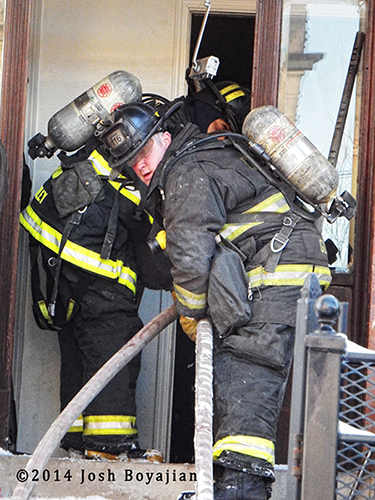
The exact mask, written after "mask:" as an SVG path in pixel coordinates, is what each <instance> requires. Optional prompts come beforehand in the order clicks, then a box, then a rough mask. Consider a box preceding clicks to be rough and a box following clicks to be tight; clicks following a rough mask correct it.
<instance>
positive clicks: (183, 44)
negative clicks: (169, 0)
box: [172, 0, 257, 98]
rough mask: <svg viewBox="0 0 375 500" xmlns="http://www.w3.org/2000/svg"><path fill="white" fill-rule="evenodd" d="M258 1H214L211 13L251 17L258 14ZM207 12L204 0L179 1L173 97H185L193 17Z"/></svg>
mask: <svg viewBox="0 0 375 500" xmlns="http://www.w3.org/2000/svg"><path fill="white" fill-rule="evenodd" d="M256 3H257V2H256V0H213V1H212V3H211V10H210V13H213V12H214V13H215V14H235V15H245V14H246V15H249V14H255V12H256ZM204 12H206V7H205V3H204V1H203V0H178V1H177V3H176V12H175V24H174V26H175V34H174V47H175V50H174V54H173V75H172V96H173V98H175V97H178V96H180V95H185V94H186V92H187V86H186V81H185V71H186V68H187V67H188V66H189V53H190V32H191V15H192V14H193V13H204Z"/></svg>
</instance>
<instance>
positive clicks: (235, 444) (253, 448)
mask: <svg viewBox="0 0 375 500" xmlns="http://www.w3.org/2000/svg"><path fill="white" fill-rule="evenodd" d="M224 450H228V451H233V452H235V453H242V454H243V455H248V456H250V457H256V458H262V459H263V460H267V462H270V464H272V465H274V464H275V445H274V444H273V442H272V441H270V440H268V439H264V438H260V437H256V436H228V437H225V438H223V439H220V440H219V441H217V442H216V443H215V445H214V448H213V458H214V460H217V459H218V458H219V457H220V455H221V453H222V452H223V451H224Z"/></svg>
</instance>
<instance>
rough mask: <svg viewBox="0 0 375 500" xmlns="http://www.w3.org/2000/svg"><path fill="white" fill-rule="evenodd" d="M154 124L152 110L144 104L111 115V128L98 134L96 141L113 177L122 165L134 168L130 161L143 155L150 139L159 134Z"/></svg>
mask: <svg viewBox="0 0 375 500" xmlns="http://www.w3.org/2000/svg"><path fill="white" fill-rule="evenodd" d="M158 123H159V118H158V117H157V115H156V114H155V110H154V108H152V107H151V106H149V105H147V104H144V103H132V104H124V105H123V106H120V107H119V108H117V109H116V110H115V111H114V113H113V118H112V124H111V125H109V127H108V128H106V129H105V130H104V132H102V134H101V135H100V140H101V141H102V143H103V145H104V147H105V149H106V151H107V153H108V155H109V160H108V163H109V166H110V167H111V168H113V169H114V168H115V169H116V171H117V172H116V173H118V172H119V171H120V170H121V168H122V166H123V165H124V164H128V165H129V166H131V164H133V165H134V163H135V162H134V158H135V157H139V155H140V154H143V153H144V151H143V150H144V148H145V150H146V149H147V145H148V143H149V139H150V138H151V136H152V135H153V134H155V133H157V132H158V131H159V128H160V127H158ZM145 154H147V151H146V153H144V154H143V156H145Z"/></svg>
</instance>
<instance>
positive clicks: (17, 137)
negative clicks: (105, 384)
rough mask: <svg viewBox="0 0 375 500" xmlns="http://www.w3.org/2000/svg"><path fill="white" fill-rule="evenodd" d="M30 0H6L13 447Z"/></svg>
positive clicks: (0, 274)
mask: <svg viewBox="0 0 375 500" xmlns="http://www.w3.org/2000/svg"><path fill="white" fill-rule="evenodd" d="M30 11H31V0H7V2H6V11H5V25H4V56H3V57H4V58H3V69H2V74H3V79H2V91H1V111H0V138H1V141H2V143H3V145H4V147H5V151H6V156H7V177H8V179H7V181H8V182H7V191H6V194H5V198H4V203H3V205H2V211H1V218H0V241H1V245H0V290H1V292H0V447H2V448H4V449H8V447H9V439H8V437H9V418H10V401H11V396H10V395H11V369H12V354H13V327H14V317H15V303H16V281H17V279H16V278H17V251H18V234H19V206H20V199H21V185H22V166H23V145H24V124H25V109H26V88H27V71H28V53H29V33H30V14H31V12H30Z"/></svg>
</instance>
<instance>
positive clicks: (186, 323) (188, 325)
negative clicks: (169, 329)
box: [180, 316, 198, 342]
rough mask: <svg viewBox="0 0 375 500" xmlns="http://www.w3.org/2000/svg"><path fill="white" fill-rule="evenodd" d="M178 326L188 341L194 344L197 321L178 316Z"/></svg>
mask: <svg viewBox="0 0 375 500" xmlns="http://www.w3.org/2000/svg"><path fill="white" fill-rule="evenodd" d="M180 325H181V327H182V329H183V331H184V332H185V333H186V335H187V336H188V337H189V339H191V340H192V341H193V342H196V340H197V325H198V320H197V319H195V318H188V317H187V316H180Z"/></svg>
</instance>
